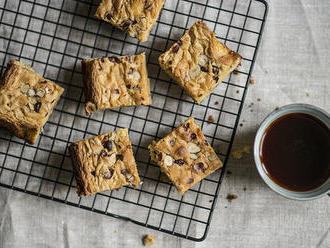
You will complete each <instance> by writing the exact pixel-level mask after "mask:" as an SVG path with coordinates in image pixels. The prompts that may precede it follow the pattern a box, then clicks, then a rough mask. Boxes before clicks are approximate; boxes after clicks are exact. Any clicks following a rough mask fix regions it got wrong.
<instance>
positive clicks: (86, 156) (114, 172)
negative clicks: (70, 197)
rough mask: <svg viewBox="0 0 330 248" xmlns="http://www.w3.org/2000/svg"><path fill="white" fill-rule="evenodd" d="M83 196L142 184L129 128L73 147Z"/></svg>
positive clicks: (77, 178) (80, 142)
mask: <svg viewBox="0 0 330 248" xmlns="http://www.w3.org/2000/svg"><path fill="white" fill-rule="evenodd" d="M69 151H70V155H71V158H72V163H73V169H74V174H75V177H76V181H77V193H78V195H79V196H86V195H91V194H95V193H97V192H101V191H105V190H112V189H119V188H121V187H122V186H125V185H133V186H134V187H135V188H136V187H137V186H138V185H139V184H140V177H139V174H138V171H137V169H136V163H135V159H134V156H133V150H132V145H131V142H130V140H129V137H128V130H127V129H119V130H118V131H115V132H112V133H105V134H101V135H98V136H95V137H92V138H90V139H85V140H81V141H79V142H76V143H72V144H71V145H70V147H69Z"/></svg>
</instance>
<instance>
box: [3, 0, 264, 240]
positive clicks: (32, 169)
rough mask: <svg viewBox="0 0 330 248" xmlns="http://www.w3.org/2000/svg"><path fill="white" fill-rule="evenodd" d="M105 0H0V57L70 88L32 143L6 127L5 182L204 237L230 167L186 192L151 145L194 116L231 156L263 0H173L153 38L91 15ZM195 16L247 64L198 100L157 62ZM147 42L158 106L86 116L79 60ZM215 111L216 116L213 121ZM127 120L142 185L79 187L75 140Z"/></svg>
mask: <svg viewBox="0 0 330 248" xmlns="http://www.w3.org/2000/svg"><path fill="white" fill-rule="evenodd" d="M97 5H98V1H92V0H81V1H78V0H34V1H32V0H31V1H28V0H3V1H1V2H0V54H1V55H0V65H1V74H3V72H4V70H5V67H6V64H7V62H8V61H9V60H11V59H20V60H21V61H23V62H25V63H28V64H32V66H33V68H34V69H35V70H36V71H37V72H38V73H40V74H42V75H44V77H46V78H48V79H50V80H53V81H55V82H56V83H58V84H60V85H61V86H62V87H64V88H65V93H64V95H63V96H62V98H61V100H60V102H59V103H58V105H57V106H56V109H55V110H54V112H53V114H52V115H51V118H50V119H49V121H48V122H47V124H46V125H45V127H44V132H43V134H42V135H41V136H40V138H39V139H38V141H37V143H36V144H35V145H29V144H27V143H25V142H24V141H22V140H20V139H18V138H16V137H14V136H11V135H10V134H9V133H8V132H7V131H6V130H4V129H0V165H1V167H0V184H1V185H2V186H4V187H7V188H11V189H14V190H18V191H21V192H25V193H29V194H32V195H35V196H39V197H43V198H46V199H51V200H54V201H57V202H62V203H65V204H68V205H72V206H76V207H79V208H83V209H86V210H90V211H94V212H97V213H100V214H104V215H108V216H113V217H116V218H121V219H125V220H129V221H132V222H134V223H136V224H139V225H142V226H146V227H149V228H152V229H155V230H159V231H162V232H166V233H169V234H173V235H176V236H179V237H183V238H187V239H190V240H194V241H201V240H203V239H205V237H206V235H207V231H208V228H209V225H210V222H211V218H212V213H213V211H214V208H215V204H216V199H217V196H218V192H219V189H220V185H221V181H222V178H223V174H224V169H223V170H220V171H217V172H215V173H213V174H212V175H210V176H209V177H207V178H206V179H204V180H203V181H202V182H201V183H199V184H198V185H195V186H194V187H193V188H192V189H191V190H189V191H188V192H187V193H186V194H185V195H184V196H181V195H179V194H178V193H177V191H176V190H175V188H174V187H173V186H172V185H171V184H170V183H169V182H168V181H167V180H166V178H165V177H164V176H163V175H162V174H161V173H160V170H159V168H158V166H157V165H155V164H153V163H152V162H151V161H150V158H149V155H148V149H147V146H148V144H150V143H151V141H152V140H154V139H159V138H162V137H163V136H164V135H166V134H167V133H168V132H170V131H171V130H172V129H173V127H175V126H178V125H179V124H180V123H181V122H183V121H184V120H186V119H187V118H188V117H189V116H194V117H195V120H196V122H197V123H198V124H200V125H201V127H202V129H203V132H204V134H205V136H206V137H207V139H208V140H209V142H210V144H212V146H213V147H214V148H215V150H216V152H217V153H218V154H219V156H220V157H221V158H222V160H223V161H224V168H225V167H226V163H227V161H228V157H229V153H230V149H231V146H232V143H233V140H234V135H235V131H236V128H237V125H238V121H239V117H240V113H241V110H242V106H243V102H244V98H245V95H246V90H247V87H248V82H249V78H250V75H251V71H252V68H253V64H254V61H255V58H256V53H257V50H258V45H259V42H260V38H261V34H262V31H263V27H264V23H265V18H266V14H267V3H266V2H265V1H257V0H212V1H211V0H176V1H167V2H166V3H165V5H164V8H163V10H162V13H161V15H160V18H159V20H158V21H157V24H156V26H155V27H154V29H153V31H152V34H151V36H150V38H149V40H148V41H147V42H144V43H138V42H137V41H136V40H135V39H134V38H131V37H129V36H127V35H125V34H124V33H123V32H121V31H119V30H118V29H115V28H113V27H112V26H111V25H110V24H108V23H105V22H102V21H100V20H97V19H95V18H94V17H93V15H94V13H95V10H96V7H97ZM197 19H200V20H203V21H204V22H205V23H207V24H208V26H209V27H210V28H211V29H212V30H213V31H215V32H216V34H217V35H218V38H219V39H220V40H222V41H223V42H224V43H226V44H227V46H228V47H229V48H231V49H232V50H235V51H237V52H239V53H240V54H241V55H242V56H243V58H244V59H243V61H242V65H241V66H240V68H239V70H238V71H236V73H233V74H232V75H231V76H230V77H229V78H228V79H227V80H226V81H224V82H223V83H221V84H220V85H219V86H218V87H217V88H216V90H215V91H214V92H213V93H212V94H211V96H210V97H209V98H208V99H206V100H205V101H204V102H203V103H202V104H201V105H197V104H195V103H194V102H193V101H192V99H191V98H190V97H188V96H187V95H186V94H185V93H184V92H183V90H182V89H181V88H180V87H179V86H178V85H177V84H175V83H174V82H173V81H172V80H170V78H169V77H168V76H167V75H166V74H165V73H164V72H162V71H161V70H160V67H159V65H158V62H157V59H158V56H159V55H160V54H161V53H162V52H164V51H165V50H167V49H168V48H169V47H170V46H171V44H173V42H175V41H176V40H177V39H178V38H179V37H181V35H182V34H183V33H184V31H185V29H187V28H189V27H190V26H191V25H192V24H193V23H194V22H195V21H196V20H197ZM142 51H145V52H146V54H147V58H148V71H149V78H150V80H151V89H152V96H153V104H152V106H140V107H125V108H119V109H114V110H107V111H103V112H102V111H101V112H98V113H95V114H93V115H92V117H86V116H85V112H84V101H83V93H82V75H81V67H80V61H81V60H82V59H83V58H90V57H102V56H107V55H110V54H115V55H122V54H135V53H139V52H142ZM209 115H212V116H213V117H214V119H215V120H216V121H215V122H214V123H210V122H208V121H207V119H208V116H209ZM123 127H126V128H129V130H130V138H131V141H132V144H133V149H134V152H135V157H136V160H137V164H138V170H139V174H140V177H141V179H142V180H143V181H144V184H143V185H142V186H141V187H140V188H138V189H136V190H134V189H133V188H131V187H124V188H122V189H120V190H118V191H106V192H102V193H99V194H96V195H94V196H89V197H84V198H79V197H78V196H77V194H76V189H75V180H74V179H73V174H72V168H71V161H70V158H69V155H68V149H67V147H68V145H69V144H70V143H71V142H73V141H77V140H80V139H83V138H87V137H91V136H94V135H97V134H99V133H103V132H109V131H113V130H115V129H117V128H123Z"/></svg>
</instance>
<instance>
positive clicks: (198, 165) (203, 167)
mask: <svg viewBox="0 0 330 248" xmlns="http://www.w3.org/2000/svg"><path fill="white" fill-rule="evenodd" d="M194 170H196V171H199V170H201V171H203V172H205V170H206V168H205V166H204V164H203V163H202V162H199V163H197V164H195V165H194Z"/></svg>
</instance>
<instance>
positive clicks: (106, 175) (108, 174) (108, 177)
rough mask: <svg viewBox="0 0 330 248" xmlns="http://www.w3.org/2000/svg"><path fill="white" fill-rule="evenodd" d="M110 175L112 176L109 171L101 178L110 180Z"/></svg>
mask: <svg viewBox="0 0 330 248" xmlns="http://www.w3.org/2000/svg"><path fill="white" fill-rule="evenodd" d="M112 175H113V171H112V170H109V171H108V172H106V173H104V175H103V176H104V178H105V179H111V177H112Z"/></svg>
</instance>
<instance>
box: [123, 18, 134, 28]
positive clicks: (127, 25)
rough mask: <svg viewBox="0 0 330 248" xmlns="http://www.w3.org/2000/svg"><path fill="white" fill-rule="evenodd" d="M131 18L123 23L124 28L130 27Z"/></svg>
mask: <svg viewBox="0 0 330 248" xmlns="http://www.w3.org/2000/svg"><path fill="white" fill-rule="evenodd" d="M131 23H132V22H131V20H127V21H125V22H124V23H123V25H122V27H123V29H128V27H129V26H130V25H131Z"/></svg>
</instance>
